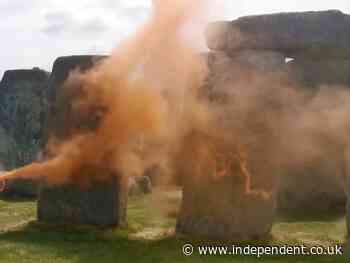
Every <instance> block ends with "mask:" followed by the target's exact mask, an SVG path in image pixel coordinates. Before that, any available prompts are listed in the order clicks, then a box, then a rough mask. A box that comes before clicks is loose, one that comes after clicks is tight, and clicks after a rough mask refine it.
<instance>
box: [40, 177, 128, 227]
mask: <svg viewBox="0 0 350 263" xmlns="http://www.w3.org/2000/svg"><path fill="white" fill-rule="evenodd" d="M123 180H124V179H123V178H122V177H117V176H115V177H114V178H113V179H112V181H111V182H106V183H96V184H94V185H93V186H92V187H89V188H87V189H82V188H79V187H78V186H77V185H66V186H60V187H48V186H43V188H42V189H41V190H40V195H39V201H38V220H39V221H40V222H44V223H50V224H59V225H60V224H64V225H67V224H78V225H96V226H122V225H124V224H125V223H126V205H127V191H126V189H127V187H126V186H125V182H123Z"/></svg>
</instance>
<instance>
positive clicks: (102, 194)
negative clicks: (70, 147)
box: [38, 56, 127, 226]
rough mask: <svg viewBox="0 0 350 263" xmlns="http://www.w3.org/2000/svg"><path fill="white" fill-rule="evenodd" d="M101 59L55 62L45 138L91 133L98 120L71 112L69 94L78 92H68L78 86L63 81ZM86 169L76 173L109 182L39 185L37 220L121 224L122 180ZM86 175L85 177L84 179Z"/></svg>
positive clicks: (123, 204) (123, 211) (124, 186)
mask: <svg viewBox="0 0 350 263" xmlns="http://www.w3.org/2000/svg"><path fill="white" fill-rule="evenodd" d="M103 58H104V57H100V56H74V57H63V58H58V59H57V60H56V62H55V63H54V67H53V72H52V76H51V80H50V94H51V96H50V99H51V101H52V105H53V107H51V110H50V119H49V120H48V127H49V136H54V137H56V138H59V139H61V140H64V139H66V138H68V137H69V136H72V135H73V134H74V132H76V131H77V129H89V130H93V129H94V128H95V127H96V125H97V124H96V122H97V121H98V120H97V119H96V118H94V114H95V113H92V114H90V115H89V116H81V115H79V114H77V113H76V112H74V110H73V109H72V103H73V102H72V100H73V98H72V94H73V95H74V94H75V93H78V96H79V90H71V89H75V88H77V89H79V85H77V87H75V86H74V87H69V89H68V90H67V89H66V88H67V87H65V85H64V82H65V80H66V79H67V78H68V76H69V74H70V73H72V72H74V70H80V71H82V72H84V71H86V70H88V69H90V68H91V67H92V66H93V65H95V63H97V62H98V61H100V60H101V59H103ZM75 95H77V94H75ZM83 124H84V125H83ZM85 124H86V125H85ZM83 126H84V127H83ZM90 170H91V169H90ZM90 170H86V171H85V170H84V171H80V172H81V173H87V171H89V172H88V173H89V174H90V173H108V174H110V176H108V178H110V181H109V182H105V183H103V182H95V183H93V184H90V185H89V187H84V188H81V186H79V185H78V184H73V183H72V184H71V185H66V186H47V185H42V187H41V189H40V194H39V202H38V219H39V221H42V222H49V223H55V224H89V225H98V226H112V225H113V226H119V225H122V224H124V223H125V219H126V217H125V215H126V204H127V182H124V180H125V178H124V177H123V176H117V175H113V174H114V172H111V171H106V169H105V168H104V167H95V168H94V169H93V170H92V171H90ZM89 174H86V176H87V177H88V178H89ZM80 177H81V176H80Z"/></svg>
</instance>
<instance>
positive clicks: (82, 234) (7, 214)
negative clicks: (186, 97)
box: [0, 192, 350, 263]
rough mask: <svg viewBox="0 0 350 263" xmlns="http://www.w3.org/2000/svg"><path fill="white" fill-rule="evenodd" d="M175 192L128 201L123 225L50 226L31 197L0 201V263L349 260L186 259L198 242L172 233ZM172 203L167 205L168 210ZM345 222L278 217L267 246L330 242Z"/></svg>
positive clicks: (340, 234) (339, 235)
mask: <svg viewBox="0 0 350 263" xmlns="http://www.w3.org/2000/svg"><path fill="white" fill-rule="evenodd" d="M179 199H180V195H179V194H178V193H177V192H171V193H168V192H167V193H164V192H159V193H156V194H154V195H149V196H145V197H138V198H132V199H131V200H130V201H129V207H128V221H129V226H128V227H127V228H125V229H114V230H99V229H93V228H89V227H75V228H72V227H52V226H46V225H40V224H38V223H36V222H35V213H36V203H35V202H34V201H23V200H22V201H21V200H19V201H17V202H16V201H10V200H4V201H0V262H11V263H20V262H25V263H31V262H33V263H34V262H35V263H41V262H42V263H51V262H52V263H67V262H76V263H90V262H98V263H105V262H106V263H108V262H113V263H119V262H121V263H122V262H145V263H146V262H149V263H151V262H152V263H153V262H185V263H186V262H188V263H191V262H193V263H195V262H233V263H235V262H260V261H263V262H300V263H301V262H320V263H321V262H322V263H326V262H329V263H331V262H344V263H345V262H350V255H348V254H346V255H344V256H342V257H302V256H298V257H296V256H293V257H281V256H280V257H272V256H271V257H264V258H263V259H262V260H261V259H257V258H255V257H252V256H251V257H243V256H242V257H239V256H235V257H233V256H207V257H201V256H198V255H195V256H193V257H185V256H183V255H182V253H181V247H182V245H183V244H184V243H186V242H192V243H194V244H197V243H200V242H201V241H199V240H189V239H188V238H186V237H180V236H175V235H174V234H173V230H174V226H175V223H176V221H175V215H176V213H175V211H174V210H176V208H177V207H178V205H179ZM169 207H170V208H169ZM344 233H345V221H344V218H342V217H337V216H324V215H323V216H305V215H303V216H291V215H289V216H283V217H282V216H280V217H278V219H277V222H276V223H275V225H274V228H273V238H272V241H269V244H273V245H281V244H289V245H292V244H306V245H324V246H329V245H333V244H339V243H343V242H344V239H345V237H344Z"/></svg>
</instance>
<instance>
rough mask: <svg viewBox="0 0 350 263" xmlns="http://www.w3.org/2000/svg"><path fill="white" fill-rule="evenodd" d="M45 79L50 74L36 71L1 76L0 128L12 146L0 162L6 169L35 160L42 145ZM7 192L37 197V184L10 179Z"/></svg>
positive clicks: (46, 97)
mask: <svg viewBox="0 0 350 263" xmlns="http://www.w3.org/2000/svg"><path fill="white" fill-rule="evenodd" d="M48 80H49V73H47V72H45V71H43V70H40V69H38V68H34V69H32V70H9V71H6V72H5V74H4V77H3V79H2V81H1V83H0V95H1V96H0V105H1V107H0V125H1V126H2V127H3V128H4V132H5V133H6V134H7V136H8V137H9V138H10V139H9V143H10V142H11V143H10V144H11V145H12V146H11V148H10V149H8V151H7V154H6V156H3V157H2V158H1V160H0V162H2V163H3V165H4V167H5V169H6V170H11V169H15V168H19V167H22V166H25V165H27V164H29V163H31V162H33V161H35V160H36V159H37V157H38V154H39V152H40V151H41V150H42V148H43V146H44V143H45V140H44V123H45V119H46V117H47V113H48V94H47V91H48V89H47V87H48ZM6 192H7V193H10V194H14V195H20V196H31V197H32V196H36V194H37V184H36V183H35V182H33V181H31V180H23V179H17V180H10V181H8V182H7V187H6Z"/></svg>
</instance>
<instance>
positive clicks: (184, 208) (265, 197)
mask: <svg viewBox="0 0 350 263" xmlns="http://www.w3.org/2000/svg"><path fill="white" fill-rule="evenodd" d="M185 145H186V149H184V152H181V154H180V156H181V157H180V158H181V160H182V161H180V167H181V169H180V171H181V173H182V175H183V177H184V180H182V181H183V200H182V205H181V210H180V214H179V217H178V222H177V227H176V231H177V232H178V233H183V234H188V235H192V236H197V237H203V238H209V239H215V240H257V239H266V238H268V237H269V233H270V231H271V227H272V223H273V219H274V214H275V201H274V197H273V194H272V193H270V192H265V191H251V189H250V187H249V185H250V184H249V176H248V175H247V173H246V170H245V168H244V167H245V164H244V163H242V161H241V160H240V157H239V158H237V154H239V153H238V152H237V149H236V148H235V147H234V146H233V145H231V146H230V145H229V144H226V143H225V145H221V146H219V145H220V143H219V144H216V139H213V140H212V139H211V138H209V137H207V136H202V135H201V134H198V133H194V134H192V135H190V136H189V137H188V138H187V139H186V143H185ZM212 147H214V148H215V149H214V148H212ZM216 147H218V148H216ZM221 147H223V148H221ZM186 162H187V163H186Z"/></svg>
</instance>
